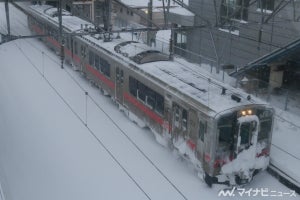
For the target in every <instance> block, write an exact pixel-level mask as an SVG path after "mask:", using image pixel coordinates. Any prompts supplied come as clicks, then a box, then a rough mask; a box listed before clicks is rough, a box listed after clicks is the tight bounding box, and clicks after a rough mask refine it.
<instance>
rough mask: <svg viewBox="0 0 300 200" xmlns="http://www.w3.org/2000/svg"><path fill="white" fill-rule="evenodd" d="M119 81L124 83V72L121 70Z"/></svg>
mask: <svg viewBox="0 0 300 200" xmlns="http://www.w3.org/2000/svg"><path fill="white" fill-rule="evenodd" d="M121 83H124V72H123V70H121Z"/></svg>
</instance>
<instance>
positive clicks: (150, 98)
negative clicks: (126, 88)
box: [146, 88, 155, 109]
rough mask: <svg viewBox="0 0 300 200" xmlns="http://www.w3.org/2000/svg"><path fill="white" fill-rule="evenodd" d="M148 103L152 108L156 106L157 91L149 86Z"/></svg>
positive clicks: (147, 92)
mask: <svg viewBox="0 0 300 200" xmlns="http://www.w3.org/2000/svg"><path fill="white" fill-rule="evenodd" d="M146 95H147V97H146V104H147V105H148V106H149V107H150V108H151V109H154V106H155V92H154V91H153V90H151V89H149V88H147V91H146Z"/></svg>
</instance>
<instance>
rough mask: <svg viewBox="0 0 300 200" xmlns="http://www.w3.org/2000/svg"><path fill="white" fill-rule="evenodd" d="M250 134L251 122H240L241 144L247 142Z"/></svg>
mask: <svg viewBox="0 0 300 200" xmlns="http://www.w3.org/2000/svg"><path fill="white" fill-rule="evenodd" d="M250 135H251V124H250V123H249V122H244V123H242V124H241V128H240V137H241V144H248V143H249V138H250Z"/></svg>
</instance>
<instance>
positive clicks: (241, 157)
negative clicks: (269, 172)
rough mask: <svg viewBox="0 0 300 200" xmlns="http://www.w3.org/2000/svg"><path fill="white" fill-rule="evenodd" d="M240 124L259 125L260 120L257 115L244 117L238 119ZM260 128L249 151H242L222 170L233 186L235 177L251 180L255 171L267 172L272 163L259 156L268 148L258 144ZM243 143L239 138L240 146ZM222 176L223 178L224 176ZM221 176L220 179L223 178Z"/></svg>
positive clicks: (256, 131)
mask: <svg viewBox="0 0 300 200" xmlns="http://www.w3.org/2000/svg"><path fill="white" fill-rule="evenodd" d="M238 121H239V123H243V122H250V121H256V123H257V124H259V119H258V117H257V116H256V115H250V116H243V117H240V118H239V119H238ZM258 131H259V128H256V130H254V131H253V137H252V140H251V144H252V145H251V146H250V147H249V148H248V149H244V150H242V152H240V153H238V154H237V157H236V158H235V159H234V160H232V161H229V162H227V163H226V164H224V165H223V166H222V168H221V174H222V175H225V176H226V177H227V178H229V180H230V183H231V184H235V175H239V176H240V177H242V178H243V179H248V180H251V179H252V176H253V172H254V170H256V169H258V170H265V169H266V168H267V167H268V165H269V161H270V157H269V156H257V155H259V154H260V153H261V152H262V150H263V149H265V148H266V147H267V144H266V143H265V142H257V136H258ZM240 142H241V136H239V138H238V146H239V144H240ZM222 175H221V176H222ZM221 176H220V177H219V178H221Z"/></svg>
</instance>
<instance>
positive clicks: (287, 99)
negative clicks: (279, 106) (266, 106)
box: [284, 90, 289, 111]
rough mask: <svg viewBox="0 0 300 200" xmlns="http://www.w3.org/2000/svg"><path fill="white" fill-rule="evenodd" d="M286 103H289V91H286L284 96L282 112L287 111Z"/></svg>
mask: <svg viewBox="0 0 300 200" xmlns="http://www.w3.org/2000/svg"><path fill="white" fill-rule="evenodd" d="M288 102H289V91H288V90H287V91H286V96H285V105H284V110H285V111H286V110H287V109H288Z"/></svg>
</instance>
